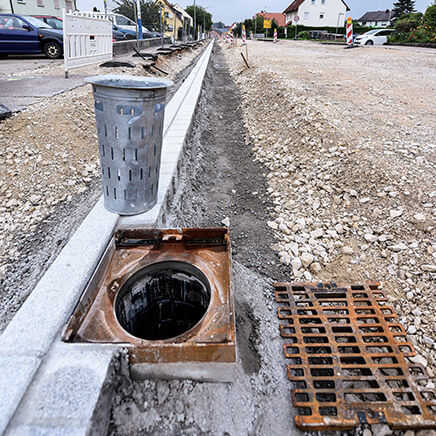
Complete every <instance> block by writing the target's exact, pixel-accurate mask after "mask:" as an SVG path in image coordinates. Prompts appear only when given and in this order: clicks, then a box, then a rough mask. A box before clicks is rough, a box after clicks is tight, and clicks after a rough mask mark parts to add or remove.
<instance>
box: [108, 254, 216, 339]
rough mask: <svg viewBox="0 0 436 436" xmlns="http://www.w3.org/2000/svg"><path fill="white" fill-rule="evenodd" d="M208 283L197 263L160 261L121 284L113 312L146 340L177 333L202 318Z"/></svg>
mask: <svg viewBox="0 0 436 436" xmlns="http://www.w3.org/2000/svg"><path fill="white" fill-rule="evenodd" d="M210 296H211V292H210V285H209V281H208V280H207V278H206V276H205V275H204V274H203V273H202V272H201V271H200V270H199V269H198V268H196V267H194V266H193V265H190V264H188V263H184V262H160V263H155V264H152V265H149V266H147V267H145V268H144V269H142V270H140V271H138V272H137V273H136V274H134V275H133V276H132V277H130V279H129V280H127V282H126V283H125V284H124V285H123V286H122V287H121V289H120V292H119V293H118V296H117V298H116V301H115V314H116V316H117V319H118V322H119V323H120V324H121V326H122V327H123V328H124V329H125V330H126V331H127V332H129V333H130V334H131V335H133V336H136V337H138V338H141V339H146V340H150V341H153V340H163V339H170V338H174V337H176V336H180V335H182V334H183V333H186V332H187V331H189V330H190V329H192V328H193V327H194V326H195V325H196V324H198V322H199V321H200V320H201V319H202V318H203V316H204V315H205V313H206V312H207V309H208V307H209V303H210Z"/></svg>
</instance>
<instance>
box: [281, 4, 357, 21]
mask: <svg viewBox="0 0 436 436" xmlns="http://www.w3.org/2000/svg"><path fill="white" fill-rule="evenodd" d="M349 10H350V8H349V7H348V6H347V4H346V3H345V1H344V0H294V1H293V2H292V3H291V4H290V5H289V6H288V7H287V8H286V9H285V11H284V14H285V16H286V25H290V24H295V20H294V18H295V17H296V16H298V17H299V21H298V24H301V25H303V26H309V27H337V26H344V25H345V18H346V13H347V11H349Z"/></svg>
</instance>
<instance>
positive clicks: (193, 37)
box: [192, 0, 197, 41]
mask: <svg viewBox="0 0 436 436" xmlns="http://www.w3.org/2000/svg"><path fill="white" fill-rule="evenodd" d="M196 30H197V8H196V7H195V0H194V35H193V36H192V39H193V40H194V41H195V31H196Z"/></svg>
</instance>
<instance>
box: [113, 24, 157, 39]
mask: <svg viewBox="0 0 436 436" xmlns="http://www.w3.org/2000/svg"><path fill="white" fill-rule="evenodd" d="M112 29H113V31H114V32H115V31H116V32H122V33H123V34H124V35H125V37H126V38H125V39H136V29H135V30H130V29H124V28H123V27H118V26H115V24H114V25H113V27H112ZM161 36H162V34H161V33H156V32H150V31H149V30H147V31H146V32H144V31H143V32H142V38H143V39H149V38H160V37H161Z"/></svg>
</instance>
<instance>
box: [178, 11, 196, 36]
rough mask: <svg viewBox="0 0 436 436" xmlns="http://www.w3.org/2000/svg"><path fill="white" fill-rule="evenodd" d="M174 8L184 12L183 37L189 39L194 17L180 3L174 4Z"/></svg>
mask: <svg viewBox="0 0 436 436" xmlns="http://www.w3.org/2000/svg"><path fill="white" fill-rule="evenodd" d="M174 9H175V10H176V11H178V12H180V13H181V14H182V17H183V35H182V38H181V39H183V40H187V39H188V37H189V35H190V33H191V29H192V28H193V27H194V19H193V18H192V17H191V16H190V15H189V14H188V13H187V12H186V11H185V10H184V9H183V8H182V7H181V6H180V5H178V4H175V5H174ZM179 39H180V38H179Z"/></svg>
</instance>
